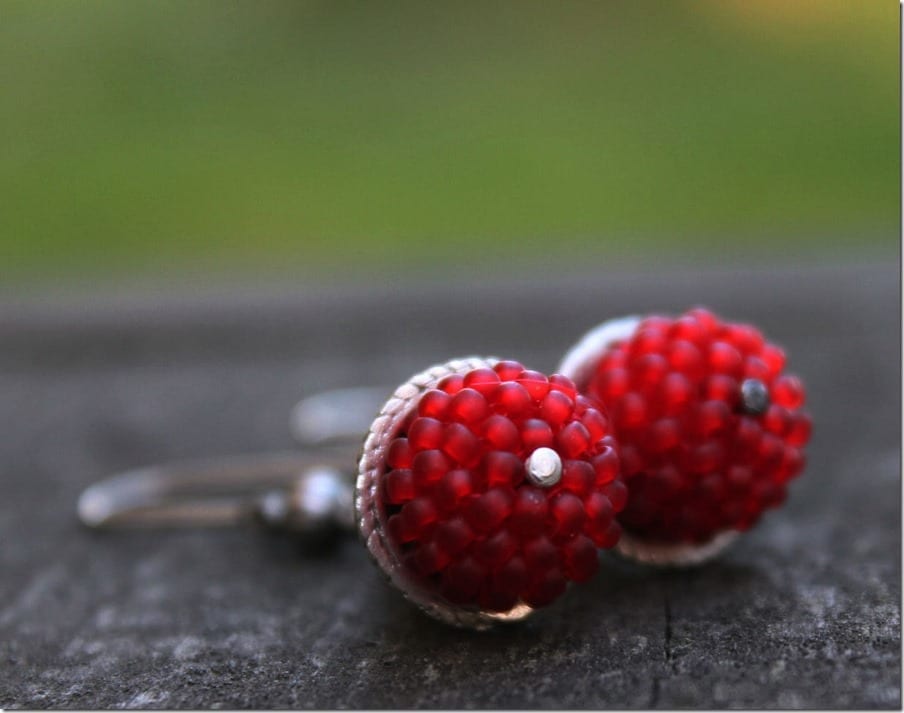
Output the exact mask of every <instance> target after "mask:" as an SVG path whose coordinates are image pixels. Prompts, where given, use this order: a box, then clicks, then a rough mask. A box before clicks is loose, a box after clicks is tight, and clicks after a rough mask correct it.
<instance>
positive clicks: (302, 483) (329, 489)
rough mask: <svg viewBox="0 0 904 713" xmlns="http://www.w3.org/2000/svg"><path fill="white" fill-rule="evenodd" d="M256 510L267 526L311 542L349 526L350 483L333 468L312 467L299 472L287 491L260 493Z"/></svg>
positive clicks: (351, 495)
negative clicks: (261, 494)
mask: <svg viewBox="0 0 904 713" xmlns="http://www.w3.org/2000/svg"><path fill="white" fill-rule="evenodd" d="M257 512H258V517H259V518H260V519H261V520H262V521H263V523H264V524H266V525H268V526H270V527H273V528H276V529H280V530H287V531H289V532H292V533H293V534H297V535H300V536H301V537H303V538H305V539H309V540H312V541H314V540H319V539H323V538H324V537H329V536H331V535H333V534H338V533H340V532H342V531H343V530H347V529H349V528H350V527H351V526H352V524H353V522H354V511H353V493H352V488H351V484H350V483H349V480H348V478H347V477H346V476H345V475H343V474H342V473H341V472H339V471H338V470H336V469H334V468H329V467H327V466H317V467H313V468H310V469H308V470H306V471H305V472H303V473H302V474H301V475H300V476H299V478H298V480H297V481H296V483H295V485H294V486H293V487H292V488H291V489H290V490H273V491H270V492H268V493H264V495H263V496H261V498H260V499H259V500H258V503H257Z"/></svg>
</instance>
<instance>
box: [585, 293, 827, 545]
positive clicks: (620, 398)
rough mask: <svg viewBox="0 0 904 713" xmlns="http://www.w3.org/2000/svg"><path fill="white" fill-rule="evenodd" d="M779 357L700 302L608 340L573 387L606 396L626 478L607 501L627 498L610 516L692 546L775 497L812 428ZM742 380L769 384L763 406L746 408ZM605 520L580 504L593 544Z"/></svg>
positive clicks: (799, 390)
mask: <svg viewBox="0 0 904 713" xmlns="http://www.w3.org/2000/svg"><path fill="white" fill-rule="evenodd" d="M785 362H786V357H785V353H784V351H783V350H782V349H781V348H780V347H778V346H776V345H774V344H771V343H769V342H767V341H766V340H765V338H764V337H763V335H762V334H761V333H760V332H759V330H757V329H756V328H755V327H752V326H750V325H747V324H735V323H730V322H725V321H723V320H721V319H720V318H719V317H717V316H716V315H715V314H713V313H712V312H710V311H709V310H705V309H702V308H697V309H693V310H690V311H689V312H687V313H685V314H684V315H681V316H679V317H677V318H674V319H669V318H664V317H661V316H656V317H655V318H652V319H645V320H643V321H642V322H641V323H640V324H639V325H638V327H637V329H636V330H635V331H634V333H633V334H632V335H631V336H630V337H628V338H627V339H624V340H622V341H619V342H616V343H614V344H612V345H610V347H609V348H608V349H607V350H606V351H605V352H604V353H603V354H602V355H601V356H600V357H599V359H598V361H597V363H596V365H595V366H594V367H593V370H592V373H591V376H590V378H589V380H588V381H587V383H585V384H581V385H580V386H581V389H582V391H583V393H585V394H587V395H588V396H590V397H591V398H593V399H596V400H597V401H599V402H601V403H602V404H604V405H605V407H606V409H607V410H608V412H609V414H610V416H611V419H612V421H611V424H612V429H613V431H614V434H615V436H616V437H617V439H618V442H619V461H620V467H621V473H622V477H620V478H619V479H618V483H619V485H617V486H615V487H614V489H613V491H612V492H610V493H609V495H610V496H611V497H612V501H613V502H612V504H613V505H614V506H615V507H614V508H613V509H614V510H616V511H618V510H619V506H620V505H624V510H623V511H622V512H621V513H619V514H618V515H617V516H616V517H617V523H618V524H619V525H621V526H622V527H624V528H625V530H626V531H628V532H630V533H631V534H632V535H633V536H635V537H638V538H641V539H643V538H646V539H649V540H652V541H659V542H692V543H693V542H696V543H699V542H705V541H707V540H709V539H711V538H712V537H713V536H715V535H716V534H718V533H719V532H722V531H725V530H732V529H736V530H744V529H748V528H749V527H751V526H752V525H753V524H755V523H756V521H757V520H758V518H759V517H760V515H761V514H762V512H763V511H764V510H766V509H768V508H770V507H775V506H776V505H778V504H780V503H781V502H782V501H783V500H784V498H785V495H786V485H787V483H788V481H789V480H790V479H793V478H794V477H796V476H797V475H799V474H800V472H801V471H802V469H803V467H804V463H805V454H804V452H803V450H802V449H803V447H804V446H805V445H806V444H807V442H808V440H809V438H810V433H811V428H812V424H811V420H810V416H809V414H807V413H806V412H805V411H804V410H803V409H802V407H803V404H804V403H805V389H804V386H803V383H802V382H801V381H800V379H798V378H797V377H794V376H791V375H787V374H784V373H783V370H784V368H785ZM663 363H664V364H665V365H666V366H665V368H664V369H663V368H662V364H663ZM745 379H756V380H759V381H760V382H762V384H763V385H764V386H765V387H766V391H767V393H768V398H769V404H768V407H767V408H766V409H765V411H764V412H762V413H748V412H747V411H745V405H744V403H743V400H742V398H741V384H742V383H743V381H744V380H745ZM596 470H597V474H598V475H599V472H600V469H599V468H597V469H596ZM597 483H598V485H599V484H600V479H599V478H598V479H597ZM625 487H626V488H627V496H628V497H627V498H626V502H622V499H621V497H620V493H619V492H618V491H619V489H620V488H625ZM592 498H593V496H591V498H590V499H588V502H589V501H590V500H591V499H592ZM591 509H592V508H591ZM600 517H601V516H600ZM603 519H604V518H603ZM605 528H606V523H605V522H603V521H597V520H595V519H594V516H593V515H592V514H591V513H590V510H588V521H587V523H585V525H584V531H585V533H586V534H587V536H588V537H591V538H592V539H593V541H594V543H595V544H596V545H598V546H602V545H603V544H604V543H605V542H606V537H605V534H606V533H605Z"/></svg>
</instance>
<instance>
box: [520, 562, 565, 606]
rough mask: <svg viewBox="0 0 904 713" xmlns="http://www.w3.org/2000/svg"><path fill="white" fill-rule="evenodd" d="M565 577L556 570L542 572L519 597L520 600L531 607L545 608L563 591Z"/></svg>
mask: <svg viewBox="0 0 904 713" xmlns="http://www.w3.org/2000/svg"><path fill="white" fill-rule="evenodd" d="M566 584H567V582H566V581H565V576H564V575H563V574H562V572H561V571H560V570H558V569H550V570H548V571H546V572H544V573H543V574H542V575H541V576H540V577H539V578H538V579H537V580H536V581H535V582H534V583H533V584H531V585H530V586H529V587H528V588H527V589H526V590H525V591H524V592H523V593H522V595H521V598H522V599H523V600H524V601H525V602H526V603H527V604H529V605H530V606H532V607H542V606H546V605H547V604H549V603H550V602H552V601H554V600H555V599H556V598H558V597H559V596H561V595H562V593H563V592H564V591H565V585H566Z"/></svg>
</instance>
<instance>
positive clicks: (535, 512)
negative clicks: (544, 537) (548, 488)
mask: <svg viewBox="0 0 904 713" xmlns="http://www.w3.org/2000/svg"><path fill="white" fill-rule="evenodd" d="M548 510H549V504H548V502H547V499H546V493H544V492H543V491H542V490H540V488H535V487H530V486H528V487H523V488H519V489H518V492H517V493H516V494H515V505H514V507H513V508H512V516H511V520H510V523H509V526H510V527H511V529H512V531H513V532H516V533H518V534H519V535H521V536H532V535H537V534H539V533H541V532H543V531H544V529H545V528H546V513H547V512H548Z"/></svg>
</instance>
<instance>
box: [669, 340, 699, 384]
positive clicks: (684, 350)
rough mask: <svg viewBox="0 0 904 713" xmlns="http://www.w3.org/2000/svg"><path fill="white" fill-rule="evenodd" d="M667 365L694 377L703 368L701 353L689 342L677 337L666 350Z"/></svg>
mask: <svg viewBox="0 0 904 713" xmlns="http://www.w3.org/2000/svg"><path fill="white" fill-rule="evenodd" d="M666 358H667V359H668V367H669V368H670V369H672V370H673V371H677V372H678V373H680V374H687V375H688V376H689V377H692V378H693V377H696V376H697V375H698V374H699V373H700V371H701V370H702V369H703V355H702V354H700V350H699V349H698V348H697V347H695V346H694V345H693V344H692V343H691V342H688V341H685V340H683V339H679V340H678V341H676V342H672V343H671V344H670V345H669V346H668V348H667V350H666Z"/></svg>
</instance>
